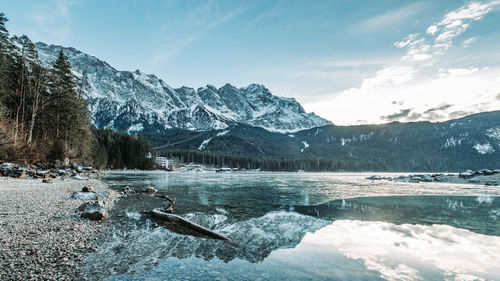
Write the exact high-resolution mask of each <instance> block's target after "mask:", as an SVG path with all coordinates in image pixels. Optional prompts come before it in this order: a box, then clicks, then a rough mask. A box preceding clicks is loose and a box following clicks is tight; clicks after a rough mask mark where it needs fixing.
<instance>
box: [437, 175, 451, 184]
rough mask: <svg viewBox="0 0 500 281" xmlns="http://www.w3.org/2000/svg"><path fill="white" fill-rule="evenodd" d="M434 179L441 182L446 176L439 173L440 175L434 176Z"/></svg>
mask: <svg viewBox="0 0 500 281" xmlns="http://www.w3.org/2000/svg"><path fill="white" fill-rule="evenodd" d="M434 180H435V181H439V182H443V181H446V180H448V178H447V177H446V176H445V175H441V176H438V177H435V178H434Z"/></svg>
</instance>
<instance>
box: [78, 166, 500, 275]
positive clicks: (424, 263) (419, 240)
mask: <svg viewBox="0 0 500 281" xmlns="http://www.w3.org/2000/svg"><path fill="white" fill-rule="evenodd" d="M390 175H394V174H390ZM366 176H367V174H359V173H356V174H336V173H254V174H252V173H231V174H216V173H209V172H207V173H166V172H141V173H139V172H130V173H110V174H108V175H106V176H105V177H104V178H103V181H104V182H105V183H107V184H110V185H113V186H115V187H116V188H117V190H121V189H122V188H123V187H125V186H130V187H131V188H133V189H135V190H138V191H139V190H140V189H141V188H142V187H145V186H148V185H152V186H154V187H155V188H156V189H158V190H159V193H161V194H168V195H169V196H172V197H175V198H177V203H176V210H175V212H176V213H177V214H179V215H182V216H184V217H186V218H189V219H191V220H192V221H195V222H197V223H199V224H201V225H204V226H206V227H208V228H211V229H214V230H216V231H217V232H219V233H221V234H224V235H226V236H228V237H229V238H230V239H231V240H232V241H234V242H235V243H227V242H224V241H217V240H213V239H209V238H204V237H198V236H193V235H189V234H193V233H187V232H186V230H183V229H178V228H172V226H169V225H165V224H164V223H162V222H159V221H155V220H153V219H152V218H151V216H150V215H149V214H148V211H150V210H151V209H152V208H155V207H163V206H166V205H167V202H166V200H164V199H160V198H157V197H153V196H150V195H147V194H144V193H140V192H138V193H136V194H134V195H131V196H129V197H126V198H124V199H121V200H120V201H119V202H118V203H117V207H116V208H115V210H114V211H113V213H112V214H111V216H112V219H111V221H110V222H109V225H110V227H109V228H108V229H109V230H108V232H107V233H106V235H105V236H104V237H103V238H102V241H101V245H100V247H99V250H98V251H97V252H94V253H92V254H91V255H90V256H88V257H87V258H86V260H85V261H84V264H85V267H84V275H86V276H87V277H90V278H91V279H99V280H100V279H107V280H379V279H380V280H477V279H479V280H481V279H485V280H500V270H499V267H498V265H499V264H500V255H499V254H498V253H500V188H498V187H484V186H480V185H459V184H446V183H439V184H438V183H420V184H415V183H413V184H410V183H394V182H388V181H377V182H372V181H369V180H366V179H365V177H366Z"/></svg>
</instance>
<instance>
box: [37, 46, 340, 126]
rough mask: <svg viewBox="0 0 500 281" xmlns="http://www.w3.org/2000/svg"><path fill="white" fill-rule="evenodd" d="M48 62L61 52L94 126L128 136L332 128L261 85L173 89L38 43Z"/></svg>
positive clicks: (135, 73) (91, 58)
mask: <svg viewBox="0 0 500 281" xmlns="http://www.w3.org/2000/svg"><path fill="white" fill-rule="evenodd" d="M35 45H36V49H37V50H38V53H39V56H40V58H41V60H42V61H43V62H44V63H50V62H52V61H54V60H55V59H56V58H57V55H58V53H59V51H60V50H61V49H62V50H63V51H64V54H65V55H66V56H67V57H68V59H69V62H70V63H71V66H72V71H73V73H74V74H75V75H76V76H77V77H78V78H79V79H80V81H81V86H82V88H83V91H84V93H85V94H86V96H87V101H88V105H89V110H90V116H91V120H92V123H93V124H94V125H95V126H96V127H98V128H101V127H105V128H111V129H115V130H118V131H123V132H128V133H131V134H133V133H140V132H143V133H158V134H161V133H164V132H165V131H166V130H168V129H172V128H180V129H185V130H192V131H206V130H214V129H224V128H227V127H229V126H231V125H235V124H245V125H249V126H255V127H261V128H264V129H266V130H268V131H273V132H296V131H299V130H304V129H309V128H313V127H318V126H324V125H327V124H331V122H330V121H327V120H325V119H323V118H321V117H319V116H316V115H315V114H314V113H306V112H305V111H304V109H303V108H302V106H301V105H300V104H299V103H298V102H297V101H296V100H295V99H293V98H285V97H277V96H274V95H272V94H271V92H270V91H269V90H268V89H267V88H266V87H264V86H263V85H257V84H251V85H249V86H247V87H242V88H237V87H234V86H232V85H230V84H226V85H224V86H223V87H221V88H219V89H217V88H216V87H214V86H212V85H207V86H206V87H201V88H198V89H196V90H195V89H193V88H189V87H181V88H178V89H174V88H172V87H170V86H169V85H168V84H166V83H165V82H164V81H163V80H161V79H159V78H158V77H156V76H155V75H153V74H146V73H144V72H142V71H140V70H136V71H133V72H131V71H118V70H116V69H115V68H113V67H112V66H110V65H109V64H108V63H106V62H104V61H102V60H99V59H98V58H96V57H94V56H91V55H88V54H85V53H83V52H81V51H79V50H77V49H75V48H65V47H61V46H56V45H47V44H44V43H41V42H37V43H36V44H35Z"/></svg>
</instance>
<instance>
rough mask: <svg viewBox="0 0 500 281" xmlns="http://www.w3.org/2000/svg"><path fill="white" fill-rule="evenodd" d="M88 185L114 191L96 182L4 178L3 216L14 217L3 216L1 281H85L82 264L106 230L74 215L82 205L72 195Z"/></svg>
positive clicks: (1, 185)
mask: <svg viewBox="0 0 500 281" xmlns="http://www.w3.org/2000/svg"><path fill="white" fill-rule="evenodd" d="M89 184H92V187H93V189H94V190H95V191H98V192H105V191H108V192H110V191H111V190H110V189H108V188H107V187H106V186H104V185H103V184H102V183H101V182H100V181H97V180H89V181H76V180H65V181H62V180H54V182H53V183H51V184H50V185H47V184H46V183H42V182H41V181H40V180H35V179H22V180H20V179H12V178H7V177H3V178H0V194H2V195H1V196H0V213H5V214H9V215H5V216H4V215H2V216H0V226H1V227H0V241H1V247H0V280H2V281H3V280H6V281H7V280H70V279H72V278H75V279H76V280H80V279H82V277H81V276H80V270H79V262H81V261H82V260H83V259H84V257H85V256H86V255H87V254H88V253H89V252H90V249H95V248H96V246H95V245H96V242H97V241H96V240H95V238H96V237H97V236H98V235H99V234H100V232H101V231H103V230H104V228H105V225H104V224H102V223H96V222H93V221H89V220H86V219H81V218H80V217H79V216H78V215H75V210H76V209H77V207H78V206H79V205H80V204H81V203H82V202H81V201H80V200H74V199H70V195H71V194H72V193H73V192H75V191H80V190H81V189H82V188H83V187H84V185H89ZM111 205H112V202H108V203H107V204H106V206H107V207H111Z"/></svg>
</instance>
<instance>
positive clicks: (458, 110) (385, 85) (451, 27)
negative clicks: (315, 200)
mask: <svg viewBox="0 0 500 281" xmlns="http://www.w3.org/2000/svg"><path fill="white" fill-rule="evenodd" d="M499 3H500V1H493V2H489V3H476V2H473V3H470V4H467V5H465V6H463V7H461V8H459V9H457V10H455V11H451V12H449V13H447V14H446V15H444V17H443V18H442V20H441V21H439V22H436V23H434V24H433V25H431V26H430V27H429V28H427V30H426V33H424V34H422V33H413V34H410V35H408V36H407V37H405V38H404V39H403V40H401V41H399V42H396V43H394V46H395V47H397V48H406V54H405V55H404V56H403V57H401V59H400V60H399V61H397V62H395V63H392V64H390V65H386V66H385V67H383V68H382V69H380V70H378V71H376V72H375V74H374V75H373V76H371V77H369V78H366V79H364V80H363V81H362V82H361V83H360V84H359V85H360V86H358V87H354V88H350V89H348V90H344V91H342V92H340V93H339V92H337V93H332V94H331V96H333V97H334V98H333V99H330V100H325V101H319V102H312V103H307V104H304V107H305V108H306V109H307V110H311V111H314V112H316V113H317V114H319V115H320V116H323V117H325V118H327V119H330V120H331V121H333V122H334V123H335V124H356V123H357V122H359V121H355V120H366V122H368V123H384V122H387V120H386V119H384V118H383V116H388V115H390V114H393V113H398V112H401V110H402V109H403V108H402V105H400V104H398V103H397V102H396V103H393V102H394V101H404V105H405V107H411V110H410V111H409V112H408V113H409V114H408V116H402V119H401V121H413V120H443V119H446V118H452V117H453V118H456V117H461V116H463V115H465V114H470V113H474V112H480V111H485V110H497V109H498V108H500V101H499V100H498V99H496V98H495V96H496V95H497V93H498V92H500V83H499V82H498V81H496V80H495V78H496V77H498V76H499V75H500V68H498V67H497V68H491V69H486V68H483V69H478V68H464V67H455V68H450V67H449V66H448V67H439V65H440V64H441V63H443V62H444V60H443V59H442V58H443V55H444V54H446V53H447V52H448V50H449V49H450V48H451V47H452V45H453V39H454V38H456V37H457V36H459V35H460V34H462V33H464V32H465V31H466V30H467V28H468V27H469V26H470V24H471V23H472V22H473V21H477V20H480V19H482V18H483V17H484V15H486V14H487V13H488V12H490V11H491V10H492V9H493V7H494V6H495V5H497V4H499ZM470 42H472V41H470ZM470 42H469V43H470ZM445 65H446V64H445ZM442 104H453V106H452V107H447V108H446V111H442V112H440V113H439V114H438V113H437V112H432V114H430V113H429V112H428V113H426V111H427V110H428V109H429V108H437V107H439V105H442ZM346 109H350V110H346Z"/></svg>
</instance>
